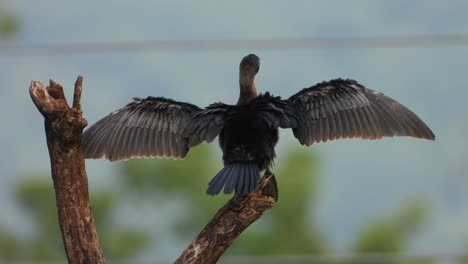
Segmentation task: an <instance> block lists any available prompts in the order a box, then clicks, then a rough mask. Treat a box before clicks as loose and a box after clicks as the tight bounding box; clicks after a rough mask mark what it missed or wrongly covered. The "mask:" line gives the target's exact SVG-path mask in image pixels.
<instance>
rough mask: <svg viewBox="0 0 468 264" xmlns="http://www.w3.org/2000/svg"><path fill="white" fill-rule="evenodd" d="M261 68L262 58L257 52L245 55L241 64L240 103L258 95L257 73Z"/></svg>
mask: <svg viewBox="0 0 468 264" xmlns="http://www.w3.org/2000/svg"><path fill="white" fill-rule="evenodd" d="M259 69H260V58H259V57H257V56H256V55H255V54H249V55H247V56H245V57H244V58H243V59H242V61H241V63H240V65H239V84H240V95H239V101H238V102H237V103H238V104H244V103H248V102H249V101H250V100H252V99H253V98H255V97H256V96H257V89H256V88H255V82H254V79H255V75H256V74H257V73H258V70H259Z"/></svg>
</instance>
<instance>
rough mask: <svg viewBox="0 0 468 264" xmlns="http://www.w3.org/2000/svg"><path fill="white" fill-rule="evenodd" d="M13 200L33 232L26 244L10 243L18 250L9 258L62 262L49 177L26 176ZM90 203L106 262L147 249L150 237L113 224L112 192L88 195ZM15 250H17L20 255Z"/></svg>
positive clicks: (114, 200) (55, 209)
mask: <svg viewBox="0 0 468 264" xmlns="http://www.w3.org/2000/svg"><path fill="white" fill-rule="evenodd" d="M16 197H17V200H18V202H19V203H20V205H21V206H22V208H23V209H24V210H25V211H26V213H27V214H28V217H29V218H30V219H31V221H32V222H33V224H34V231H35V232H34V234H33V235H32V237H31V238H29V239H28V240H27V241H14V242H16V245H18V246H15V249H16V250H15V251H13V252H16V253H15V254H14V255H13V256H10V257H11V258H16V259H35V260H62V259H63V258H64V251H63V244H62V237H61V233H60V230H59V228H58V227H59V226H58V216H57V208H56V204H55V197H54V190H53V186H52V180H51V178H50V176H49V175H28V176H26V177H22V178H21V180H19V182H18V184H17V187H16ZM90 200H91V207H92V209H93V215H94V222H95V224H96V228H97V229H98V232H99V235H100V239H101V243H102V247H103V249H104V251H105V252H106V256H107V257H108V258H110V259H113V258H119V259H121V258H124V257H128V256H132V255H134V254H135V253H137V252H139V251H140V250H141V249H142V248H144V247H145V246H146V245H148V243H149V242H150V237H149V236H148V235H147V234H146V233H145V232H143V231H141V230H134V229H125V228H122V227H119V226H116V225H115V224H113V223H114V221H113V219H112V209H113V208H114V207H115V205H116V202H117V200H116V198H115V197H114V195H113V193H112V192H110V191H106V190H103V191H94V192H92V193H91V194H90ZM3 238H5V237H3ZM0 243H1V241H0ZM13 245H14V244H13ZM18 249H21V252H19V251H18ZM0 254H1V256H2V258H3V257H5V258H8V257H9V256H8V255H7V254H3V252H1V251H0Z"/></svg>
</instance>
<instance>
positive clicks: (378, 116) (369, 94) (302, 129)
mask: <svg viewBox="0 0 468 264" xmlns="http://www.w3.org/2000/svg"><path fill="white" fill-rule="evenodd" d="M287 101H288V103H289V104H290V105H292V106H293V108H294V111H295V113H296V114H297V116H298V118H299V119H300V122H299V124H298V126H296V127H293V131H294V135H295V137H296V138H298V140H299V141H300V142H301V144H304V145H307V146H309V145H312V144H313V143H317V142H322V141H323V142H325V141H327V140H334V139H339V138H356V137H359V138H365V139H379V138H382V137H384V136H385V137H388V136H390V137H391V136H411V137H416V138H424V139H431V140H434V139H435V136H434V134H433V133H432V131H431V130H430V128H429V127H428V126H427V125H426V124H425V123H424V122H423V121H422V120H421V119H420V118H419V117H418V116H417V115H416V114H414V113H413V112H411V110H409V109H408V108H406V107H405V106H403V105H401V104H399V103H398V102H396V101H395V100H393V99H391V98H389V97H387V96H385V95H384V94H382V93H379V92H376V91H373V90H370V89H367V88H365V87H364V86H362V85H360V84H359V83H357V82H356V81H354V80H343V79H336V80H332V81H329V82H322V83H319V84H317V85H314V86H312V87H310V88H305V89H303V90H301V91H300V92H298V93H297V94H295V95H293V96H291V97H290V98H289V99H288V100H287Z"/></svg>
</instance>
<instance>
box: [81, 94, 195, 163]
mask: <svg viewBox="0 0 468 264" xmlns="http://www.w3.org/2000/svg"><path fill="white" fill-rule="evenodd" d="M200 111H202V109H201V108H199V107H197V106H195V105H192V104H189V103H182V102H177V101H174V100H171V99H166V98H163V97H147V98H145V99H138V98H137V99H135V101H134V102H132V103H130V104H128V105H126V106H125V107H123V108H122V109H119V110H117V111H115V112H113V113H111V114H109V115H108V116H106V117H104V118H102V119H101V120H99V121H98V122H97V123H96V124H94V125H93V126H91V127H90V128H88V129H87V130H86V131H85V132H84V133H83V150H84V153H85V156H86V158H101V157H103V156H105V157H106V158H107V159H109V160H111V161H117V160H125V159H129V158H134V157H168V158H170V157H171V158H183V157H185V155H186V154H187V152H188V150H189V148H188V140H187V138H186V137H184V136H183V130H184V129H185V128H186V127H188V126H189V125H190V122H191V120H192V116H193V115H195V114H196V113H198V112H200Z"/></svg>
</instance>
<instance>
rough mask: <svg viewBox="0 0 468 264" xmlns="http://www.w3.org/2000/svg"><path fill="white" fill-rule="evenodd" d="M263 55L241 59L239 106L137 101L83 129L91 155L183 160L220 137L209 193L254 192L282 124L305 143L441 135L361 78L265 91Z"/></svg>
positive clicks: (149, 99)
mask: <svg viewBox="0 0 468 264" xmlns="http://www.w3.org/2000/svg"><path fill="white" fill-rule="evenodd" d="M259 67H260V59H259V58H258V57H257V56H256V55H254V54H250V55H247V56H246V57H244V58H243V59H242V61H241V63H240V71H239V84H240V95H239V100H238V101H237V104H235V105H229V104H224V103H214V104H211V105H209V106H208V107H206V108H204V109H202V108H199V107H198V106H195V105H193V104H190V103H182V102H177V101H174V100H171V99H167V98H163V97H147V98H145V99H139V98H134V102H132V103H129V104H128V105H126V106H125V107H123V108H122V109H119V110H117V111H115V112H113V113H111V114H109V115H108V116H106V117H104V118H103V119H101V120H99V121H98V122H97V123H96V124H94V125H93V126H91V127H90V128H89V129H87V130H86V131H85V132H84V134H83V149H84V153H85V156H86V158H94V159H96V158H101V157H103V156H105V157H106V158H107V159H109V160H111V161H118V160H126V159H129V158H135V157H167V158H175V159H180V158H184V157H185V156H186V155H187V152H188V151H189V149H190V148H192V147H194V146H196V145H198V144H200V143H202V142H203V141H206V142H211V141H213V139H214V138H215V137H216V136H218V135H219V145H220V147H221V149H222V151H223V161H224V168H223V169H221V171H220V172H218V174H216V176H215V177H214V178H213V179H212V180H211V181H210V182H209V184H208V190H207V193H208V194H210V195H216V194H218V193H219V192H221V190H222V189H223V188H224V193H225V194H229V193H232V192H233V191H234V192H235V193H236V194H247V193H249V192H251V191H253V190H254V189H255V188H256V187H257V185H258V182H259V177H260V172H261V171H263V170H269V169H270V168H271V166H272V165H273V160H274V158H275V145H276V143H277V141H278V128H292V130H293V132H294V136H295V137H296V138H297V139H298V140H299V142H300V143H301V144H303V145H307V146H310V145H312V144H314V143H319V142H326V141H328V140H335V139H340V138H364V139H379V138H382V137H384V136H386V137H391V136H411V137H416V138H424V139H430V140H434V139H435V136H434V134H433V133H432V131H431V130H430V129H429V127H428V126H427V125H426V124H425V123H424V122H423V121H422V120H421V119H419V117H417V116H416V114H414V113H413V112H412V111H410V110H409V109H408V108H406V107H404V106H403V105H401V104H399V103H398V102H396V101H395V100H393V99H391V98H389V97H387V96H385V95H384V94H382V93H379V92H376V91H373V90H370V89H366V88H365V87H364V86H362V85H361V84H359V83H357V82H356V81H354V80H343V79H335V80H331V81H328V82H322V83H319V84H316V85H314V86H311V87H309V88H305V89H302V90H301V91H299V92H298V93H296V94H294V95H293V96H291V97H289V98H288V99H285V100H283V99H281V98H280V97H275V96H272V95H270V94H269V93H268V92H266V93H265V94H257V89H256V87H255V83H254V78H255V75H256V74H257V73H258V70H259Z"/></svg>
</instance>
